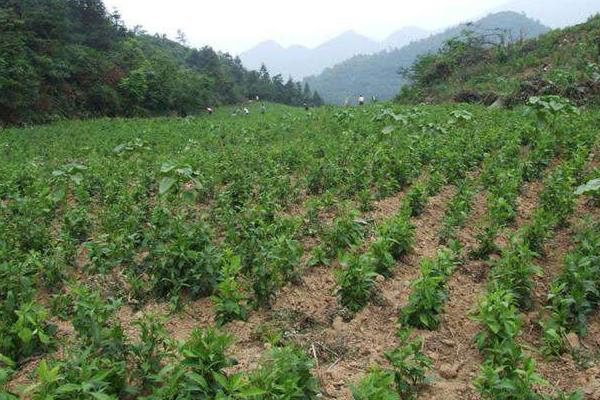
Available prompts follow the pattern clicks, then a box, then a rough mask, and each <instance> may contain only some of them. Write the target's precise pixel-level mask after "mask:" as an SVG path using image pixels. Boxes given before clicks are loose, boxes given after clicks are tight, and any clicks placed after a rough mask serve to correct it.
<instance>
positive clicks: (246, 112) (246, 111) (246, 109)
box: [244, 107, 250, 115]
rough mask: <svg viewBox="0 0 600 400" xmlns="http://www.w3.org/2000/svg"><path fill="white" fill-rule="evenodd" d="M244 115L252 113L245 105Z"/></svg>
mask: <svg viewBox="0 0 600 400" xmlns="http://www.w3.org/2000/svg"><path fill="white" fill-rule="evenodd" d="M244 115H250V110H248V107H244Z"/></svg>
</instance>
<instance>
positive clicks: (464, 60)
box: [399, 15, 600, 105]
mask: <svg viewBox="0 0 600 400" xmlns="http://www.w3.org/2000/svg"><path fill="white" fill-rule="evenodd" d="M465 39H466V40H460V41H458V40H454V41H450V42H449V43H447V44H446V45H445V46H444V47H443V49H442V50H441V51H440V52H439V53H438V54H435V55H427V56H423V57H421V58H420V59H419V61H418V62H417V63H415V64H414V65H413V66H412V67H411V68H410V70H409V71H408V76H409V78H411V79H412V84H411V86H407V87H404V88H403V91H402V94H401V95H400V97H399V99H400V100H401V101H405V102H422V101H426V102H447V101H460V102H465V101H466V102H481V103H486V104H491V103H492V102H494V101H496V100H497V99H499V98H500V101H499V103H504V104H507V105H512V104H518V103H522V102H524V101H525V100H527V99H528V98H529V97H530V96H536V95H560V96H563V97H568V98H570V99H572V100H574V101H575V102H577V103H579V104H583V103H590V102H595V103H599V102H600V15H599V16H596V17H593V18H591V19H590V20H589V21H588V22H586V23H584V24H580V25H577V26H574V27H571V28H567V29H563V30H553V31H552V32H549V33H547V34H545V35H543V36H540V37H539V38H537V39H533V40H528V41H524V42H512V43H510V42H506V43H497V44H494V45H489V43H487V42H486V41H485V38H483V37H481V36H477V35H472V36H470V37H467V38H465Z"/></svg>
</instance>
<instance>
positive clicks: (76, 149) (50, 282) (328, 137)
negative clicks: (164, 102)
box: [0, 97, 600, 400]
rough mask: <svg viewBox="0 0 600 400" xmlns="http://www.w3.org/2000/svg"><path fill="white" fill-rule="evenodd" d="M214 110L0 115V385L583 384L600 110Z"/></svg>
mask: <svg viewBox="0 0 600 400" xmlns="http://www.w3.org/2000/svg"><path fill="white" fill-rule="evenodd" d="M231 111H232V109H222V110H219V111H218V112H217V113H216V114H215V115H212V116H203V117H196V118H159V119H98V120H91V121H68V122H56V123H53V124H50V125H46V126H39V127H33V128H18V129H17V128H11V129H5V130H2V131H0V159H1V162H0V301H1V303H0V399H13V398H33V399H51V398H52V399H88V398H89V399H92V398H95V399H100V400H104V399H133V398H144V399H153V400H158V399H192V398H194V399H196V398H200V399H212V398H216V399H310V398H317V397H322V398H337V399H351V398H354V399H400V398H423V399H479V398H486V399H538V398H539V399H542V398H544V396H548V398H556V399H559V398H565V399H566V398H573V399H576V398H580V397H577V396H579V395H580V396H582V398H589V399H598V398H600V364H598V363H599V361H600V339H599V338H600V317H599V315H598V312H597V306H598V301H599V300H600V295H599V294H598V293H599V291H600V223H599V216H600V212H599V208H598V206H599V205H600V190H599V189H598V188H595V189H594V187H593V185H590V186H589V188H588V189H587V190H583V189H582V190H580V191H579V192H580V194H579V195H576V194H575V192H576V190H577V188H578V187H581V186H582V185H584V184H586V183H587V182H590V181H593V180H594V179H597V178H600V169H599V167H598V161H599V160H600V153H599V152H598V145H599V139H600V137H599V127H600V113H599V112H596V111H589V110H577V109H575V108H574V107H572V106H570V105H569V104H568V103H566V102H565V101H563V100H562V99H560V98H551V97H550V98H541V99H534V100H533V101H530V104H529V106H527V107H522V108H519V109H515V110H499V109H486V108H484V107H479V106H467V105H460V106H457V105H452V106H416V107H413V106H410V107H401V106H396V105H391V104H379V105H373V106H368V107H364V108H336V107H323V108H319V109H315V110H312V111H311V112H309V113H307V112H305V111H304V110H300V109H297V108H291V107H285V106H276V105H270V106H268V110H267V113H266V114H265V115H261V114H260V113H259V112H258V109H252V110H251V111H252V112H251V115H249V116H232V115H231V114H230V113H231ZM576 390H579V394H572V393H573V392H575V391H576ZM560 396H563V397H560ZM569 396H571V397H569Z"/></svg>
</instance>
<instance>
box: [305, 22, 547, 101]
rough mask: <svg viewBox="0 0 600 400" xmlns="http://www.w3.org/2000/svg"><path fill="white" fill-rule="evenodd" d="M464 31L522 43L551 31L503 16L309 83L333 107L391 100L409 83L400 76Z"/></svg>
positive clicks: (341, 67) (351, 63)
mask: <svg viewBox="0 0 600 400" xmlns="http://www.w3.org/2000/svg"><path fill="white" fill-rule="evenodd" d="M464 30H471V31H473V32H476V33H483V34H494V33H503V34H504V35H505V37H506V38H507V39H512V40H518V39H520V38H533V37H536V36H538V35H540V34H542V33H545V32H547V31H548V28H547V27H545V26H544V25H542V24H541V23H539V22H536V21H534V20H532V19H530V18H527V17H526V16H524V15H522V14H517V13H514V12H500V13H496V14H491V15H488V16H487V17H485V18H482V19H481V20H479V21H477V22H475V23H465V24H461V25H458V26H456V27H453V28H450V29H448V30H446V31H444V32H442V33H439V34H436V35H432V36H430V37H428V38H426V39H422V40H419V41H416V42H413V43H411V44H409V45H407V46H404V47H402V48H400V49H397V50H393V51H384V52H380V53H377V54H374V55H369V56H357V57H353V58H351V59H349V60H347V61H345V62H343V63H341V64H338V65H336V66H335V67H333V68H328V69H326V70H325V71H324V72H323V73H322V74H321V75H318V76H313V77H310V78H307V79H306V80H305V81H306V82H308V83H309V84H310V86H311V87H312V88H314V89H315V90H317V91H318V92H319V93H320V94H321V95H322V96H323V99H324V100H325V101H326V102H329V103H337V104H340V103H342V102H343V101H344V100H345V99H346V98H348V97H350V98H354V97H356V96H358V95H359V94H364V95H365V96H368V97H370V96H372V95H375V96H377V97H378V98H380V99H382V100H386V99H391V98H393V97H394V96H396V95H397V94H398V92H399V91H400V88H401V86H402V85H403V84H404V83H406V80H405V79H404V78H403V77H402V76H401V75H400V74H399V71H400V69H402V68H407V67H409V66H411V65H412V64H413V63H414V62H415V61H416V59H417V57H418V56H420V55H423V54H428V53H433V52H437V51H438V50H439V49H440V48H441V47H442V46H443V45H444V43H446V42H447V41H448V40H450V39H452V38H454V37H457V36H460V35H461V33H462V32H463V31H464Z"/></svg>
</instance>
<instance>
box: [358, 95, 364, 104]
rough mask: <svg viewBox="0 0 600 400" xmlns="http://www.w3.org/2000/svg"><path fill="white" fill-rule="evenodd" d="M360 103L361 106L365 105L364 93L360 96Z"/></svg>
mask: <svg viewBox="0 0 600 400" xmlns="http://www.w3.org/2000/svg"><path fill="white" fill-rule="evenodd" d="M358 105H359V106H364V105H365V98H364V96H363V95H362V94H361V95H360V96H358Z"/></svg>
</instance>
